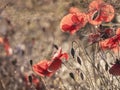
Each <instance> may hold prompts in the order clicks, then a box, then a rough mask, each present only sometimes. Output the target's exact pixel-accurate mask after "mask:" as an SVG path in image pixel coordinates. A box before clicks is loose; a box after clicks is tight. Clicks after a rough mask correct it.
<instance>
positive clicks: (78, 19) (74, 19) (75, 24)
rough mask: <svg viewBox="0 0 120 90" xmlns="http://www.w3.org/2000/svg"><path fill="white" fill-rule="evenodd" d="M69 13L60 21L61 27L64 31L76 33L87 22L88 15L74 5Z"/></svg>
mask: <svg viewBox="0 0 120 90" xmlns="http://www.w3.org/2000/svg"><path fill="white" fill-rule="evenodd" d="M69 12H70V13H69V14H67V15H66V16H64V17H63V19H62V20H61V22H60V28H61V30H62V31H64V32H70V33H71V34H73V33H75V32H76V31H78V30H79V29H81V28H82V27H84V26H85V25H86V23H87V16H86V14H85V13H81V12H80V11H79V9H78V8H75V7H72V8H70V10H69Z"/></svg>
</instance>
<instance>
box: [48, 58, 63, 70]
mask: <svg viewBox="0 0 120 90" xmlns="http://www.w3.org/2000/svg"><path fill="white" fill-rule="evenodd" d="M61 64H62V60H61V59H54V60H53V61H52V62H51V64H50V65H49V66H48V69H47V70H48V71H49V72H55V71H56V70H58V69H59V68H60V67H61Z"/></svg>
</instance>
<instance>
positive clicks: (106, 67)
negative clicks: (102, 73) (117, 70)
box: [105, 63, 108, 71]
mask: <svg viewBox="0 0 120 90" xmlns="http://www.w3.org/2000/svg"><path fill="white" fill-rule="evenodd" d="M105 70H106V71H107V70H108V64H107V63H106V64H105Z"/></svg>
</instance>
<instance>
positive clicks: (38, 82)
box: [24, 74, 41, 90]
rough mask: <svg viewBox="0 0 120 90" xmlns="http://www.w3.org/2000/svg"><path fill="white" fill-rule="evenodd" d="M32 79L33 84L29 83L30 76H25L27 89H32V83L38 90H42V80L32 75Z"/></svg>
mask: <svg viewBox="0 0 120 90" xmlns="http://www.w3.org/2000/svg"><path fill="white" fill-rule="evenodd" d="M31 79H32V82H30V81H29V76H28V75H25V77H24V81H25V84H26V87H30V83H32V84H33V85H34V86H35V88H36V90H41V87H40V80H39V79H38V78H37V77H36V76H35V75H34V74H31Z"/></svg>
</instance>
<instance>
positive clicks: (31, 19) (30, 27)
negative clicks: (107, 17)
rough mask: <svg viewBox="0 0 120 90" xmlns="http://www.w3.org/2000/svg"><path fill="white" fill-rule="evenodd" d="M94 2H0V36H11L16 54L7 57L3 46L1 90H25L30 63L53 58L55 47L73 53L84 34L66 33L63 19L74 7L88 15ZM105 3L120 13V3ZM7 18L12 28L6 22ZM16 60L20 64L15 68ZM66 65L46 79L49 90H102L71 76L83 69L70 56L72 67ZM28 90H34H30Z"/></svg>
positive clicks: (5, 0)
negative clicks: (61, 22) (74, 43)
mask: <svg viewBox="0 0 120 90" xmlns="http://www.w3.org/2000/svg"><path fill="white" fill-rule="evenodd" d="M91 1H92V0H0V37H4V36H5V33H9V34H8V39H9V41H10V45H11V48H12V49H13V51H14V54H13V55H12V56H6V55H5V51H4V49H3V46H2V45H1V46H0V80H1V83H0V90H4V89H5V90H26V89H25V87H26V86H25V84H24V81H23V80H22V78H23V77H24V75H25V74H30V73H32V70H31V66H30V64H29V60H31V59H32V60H33V63H37V62H39V61H40V60H43V59H49V58H51V56H52V55H53V52H54V51H55V48H54V47H53V45H54V44H56V45H57V46H60V47H62V49H63V51H66V52H68V53H69V54H70V50H71V47H72V41H79V39H80V38H81V36H80V35H81V33H79V32H78V33H77V34H74V35H70V34H69V33H63V32H62V31H61V30H60V27H59V24H60V20H61V19H62V17H63V16H64V15H66V14H67V13H68V10H69V8H70V7H71V6H76V7H78V8H80V10H81V11H85V12H86V11H87V10H88V8H87V7H88V4H89V3H90V2H91ZM104 1H105V2H107V3H109V4H112V5H113V6H114V7H115V11H116V14H117V15H118V14H119V13H120V1H119V0H104ZM6 4H7V6H6V7H5V5H6ZM4 7H5V8H4ZM6 18H7V19H8V20H9V21H10V22H11V25H9V24H8V23H7V22H6ZM11 32H12V33H11ZM33 39H35V44H34V45H33V46H32V40H33ZM81 39H82V38H81ZM17 48H20V49H22V50H23V51H24V54H21V52H18V51H17ZM76 51H77V50H76ZM79 55H83V54H82V53H80V54H79ZM14 61H15V62H17V63H16V64H15V65H14V64H13V62H14ZM65 63H66V62H65ZM66 65H67V68H66V67H65V66H64V65H63V67H62V68H61V69H60V70H58V71H57V72H56V74H55V75H54V76H52V77H50V78H48V77H45V78H44V80H45V83H46V87H47V89H48V90H93V89H92V88H94V89H95V88H97V89H98V88H99V86H100V84H98V87H97V86H96V87H95V85H94V84H95V82H96V81H95V82H94V83H93V87H90V86H89V83H88V82H87V80H86V79H83V80H82V78H80V77H79V75H78V74H77V75H76V81H74V80H73V79H72V78H71V77H70V76H69V73H70V72H73V73H74V74H76V73H77V72H76V71H75V70H76V69H77V68H79V67H81V68H82V66H80V65H79V64H78V63H77V62H76V60H75V59H73V58H72V56H71V55H70V59H69V64H67V63H66ZM86 65H87V64H86ZM70 66H71V67H72V69H71V67H70ZM84 68H85V66H84V67H83V68H82V69H83V70H84ZM91 75H92V74H91ZM106 75H108V73H107V74H106ZM98 80H99V77H98ZM93 81H94V80H93ZM98 82H99V81H98ZM110 84H111V83H110ZM87 85H88V86H87ZM103 86H104V85H103ZM109 86H110V85H109ZM104 87H105V86H104ZM97 89H96V90H97ZM107 89H108V88H107ZM107 89H100V90H107ZM28 90H35V89H34V88H31V87H30V88H29V89H28ZM109 90H112V89H109ZM115 90H117V89H115Z"/></svg>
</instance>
